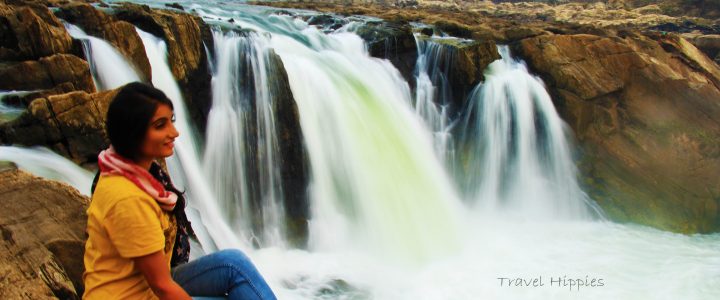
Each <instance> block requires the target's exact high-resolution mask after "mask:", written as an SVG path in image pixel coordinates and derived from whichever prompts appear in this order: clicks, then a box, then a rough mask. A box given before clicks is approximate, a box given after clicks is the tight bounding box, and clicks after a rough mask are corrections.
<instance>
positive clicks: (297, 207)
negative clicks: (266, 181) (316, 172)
mask: <svg viewBox="0 0 720 300" xmlns="http://www.w3.org/2000/svg"><path fill="white" fill-rule="evenodd" d="M268 65H269V66H271V69H270V71H269V74H271V75H270V80H269V82H270V84H271V86H270V89H271V91H273V95H275V96H276V99H274V101H273V104H274V107H273V111H274V112H275V114H276V115H275V117H274V118H275V120H276V122H277V124H278V127H277V131H278V132H277V135H278V144H279V147H280V166H281V170H280V178H281V180H282V183H283V184H282V187H283V198H284V201H285V203H284V204H285V205H284V206H285V215H286V227H287V231H288V238H289V241H290V243H291V244H293V245H294V246H296V247H300V248H304V247H305V246H307V239H308V221H309V220H310V199H309V194H308V190H307V189H308V185H309V183H310V173H309V169H310V164H309V161H308V159H309V158H308V157H307V152H306V150H305V143H304V138H303V133H302V128H301V126H300V113H299V111H298V107H297V104H296V103H295V98H294V97H293V94H292V90H290V83H289V81H288V78H287V73H286V72H285V67H284V66H283V63H282V60H281V59H280V56H278V55H277V54H275V53H274V52H273V53H271V55H270V56H269V64H268Z"/></svg>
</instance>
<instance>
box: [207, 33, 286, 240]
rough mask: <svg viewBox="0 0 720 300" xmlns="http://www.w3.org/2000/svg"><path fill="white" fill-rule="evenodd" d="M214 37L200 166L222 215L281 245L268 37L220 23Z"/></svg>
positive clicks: (244, 231) (247, 235)
mask: <svg viewBox="0 0 720 300" xmlns="http://www.w3.org/2000/svg"><path fill="white" fill-rule="evenodd" d="M213 39H214V43H215V45H214V47H215V53H216V58H215V60H214V62H211V63H212V66H213V68H212V69H213V70H214V73H213V79H212V92H213V104H212V108H211V109H210V112H209V115H208V126H207V132H208V135H207V141H206V145H205V147H206V149H205V156H204V159H203V162H204V170H205V172H206V174H208V178H209V182H211V185H212V190H213V191H215V193H216V195H217V197H218V199H221V204H220V205H221V206H222V210H223V212H224V216H225V218H226V221H227V222H228V223H230V224H231V226H232V227H233V228H234V229H236V230H237V231H239V233H238V234H239V235H241V236H242V238H243V239H245V240H253V241H254V242H259V243H261V244H263V245H264V246H268V245H277V246H282V245H283V244H284V241H285V239H286V236H285V229H284V225H283V222H284V210H283V191H282V184H283V183H282V180H281V178H280V158H281V157H280V155H279V142H278V137H277V128H276V121H275V119H274V116H275V113H274V111H273V103H272V102H273V99H274V92H275V91H273V90H271V88H270V87H272V86H274V85H273V83H272V82H271V78H270V77H271V76H272V75H273V74H269V73H270V72H272V71H273V70H276V69H277V68H275V69H273V68H271V66H270V64H271V63H272V62H271V61H270V60H269V51H270V48H269V47H268V45H267V44H268V42H269V41H268V40H267V39H266V38H265V37H263V36H260V35H257V34H254V33H249V34H246V35H241V34H238V33H236V32H234V31H228V32H227V33H223V32H222V31H221V30H219V29H214V30H213ZM258 215H260V218H258V217H257V216H258ZM237 231H236V232H237Z"/></svg>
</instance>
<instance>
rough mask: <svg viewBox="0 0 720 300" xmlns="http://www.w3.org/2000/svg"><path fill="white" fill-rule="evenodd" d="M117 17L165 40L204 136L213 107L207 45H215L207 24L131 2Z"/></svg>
mask: <svg viewBox="0 0 720 300" xmlns="http://www.w3.org/2000/svg"><path fill="white" fill-rule="evenodd" d="M115 16H116V17H117V18H118V19H121V20H124V21H127V22H130V23H132V24H135V25H136V26H138V27H139V28H140V29H142V30H144V31H147V32H149V33H152V34H154V35H155V36H158V37H160V38H162V39H163V40H165V42H166V43H167V50H168V61H169V62H170V68H171V70H172V73H173V75H174V77H175V79H176V80H177V81H178V84H179V85H180V88H181V90H182V92H183V96H184V97H185V102H186V103H187V106H188V109H189V111H190V115H191V117H192V119H193V121H194V123H195V125H196V126H197V127H198V129H199V131H200V132H202V133H204V132H205V126H206V123H207V114H208V112H209V111H210V106H211V96H210V78H211V74H210V71H209V66H208V61H207V55H206V53H205V47H204V46H203V43H205V44H206V45H208V46H209V47H212V44H213V43H212V34H211V33H210V28H209V27H208V26H207V24H205V23H204V22H203V21H202V19H201V18H200V17H198V16H195V15H190V14H187V13H184V12H179V11H175V10H164V9H150V8H149V7H148V6H142V5H137V4H131V3H123V4H122V5H121V6H120V7H118V8H117V9H116V14H115Z"/></svg>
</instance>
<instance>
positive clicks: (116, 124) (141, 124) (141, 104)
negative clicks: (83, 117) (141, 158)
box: [105, 82, 173, 160]
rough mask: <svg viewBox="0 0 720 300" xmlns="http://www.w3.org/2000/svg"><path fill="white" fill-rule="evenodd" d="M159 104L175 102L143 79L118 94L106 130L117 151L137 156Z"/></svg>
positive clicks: (112, 104)
mask: <svg viewBox="0 0 720 300" xmlns="http://www.w3.org/2000/svg"><path fill="white" fill-rule="evenodd" d="M158 104H166V105H168V106H170V109H173V104H172V101H170V99H168V97H167V96H165V93H163V92H162V91H161V90H159V89H156V88H154V87H152V86H150V85H148V84H145V83H141V82H132V83H128V84H126V85H125V86H123V87H122V88H120V91H119V92H118V93H117V95H115V98H113V100H112V102H111V103H110V107H109V108H108V111H107V118H106V119H105V130H106V132H107V135H108V139H110V144H112V145H113V148H115V151H116V152H117V153H118V154H120V155H121V156H124V157H127V158H129V159H133V160H134V159H137V158H138V154H139V151H140V146H141V145H142V142H143V140H144V139H145V133H146V132H147V128H148V126H149V125H150V121H152V117H153V115H155V111H156V110H157V107H158Z"/></svg>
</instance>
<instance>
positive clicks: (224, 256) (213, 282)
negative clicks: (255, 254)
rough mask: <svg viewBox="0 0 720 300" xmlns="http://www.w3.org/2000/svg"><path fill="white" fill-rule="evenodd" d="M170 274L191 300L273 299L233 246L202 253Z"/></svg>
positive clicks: (247, 260)
mask: <svg viewBox="0 0 720 300" xmlns="http://www.w3.org/2000/svg"><path fill="white" fill-rule="evenodd" d="M171 273H172V277H173V280H175V282H177V283H178V284H179V285H180V286H181V287H182V288H183V289H184V290H185V291H186V292H187V293H188V294H190V296H192V297H194V298H193V299H208V298H200V297H218V298H215V299H229V300H236V299H243V300H244V299H253V300H254V299H258V300H275V299H277V298H276V297H275V294H273V292H272V290H271V289H270V286H268V284H267V282H265V279H263V277H262V275H260V272H258V270H257V269H256V268H255V265H253V263H252V262H251V261H250V259H249V258H248V257H247V256H246V255H245V254H244V253H242V252H241V251H240V250H236V249H226V250H221V251H218V252H215V253H211V254H208V255H205V256H203V257H200V258H198V259H195V260H192V261H190V262H188V263H186V264H182V265H179V266H177V267H174V268H172V271H171ZM196 296H197V297H198V298H195V297H196ZM209 299H213V298H209Z"/></svg>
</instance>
